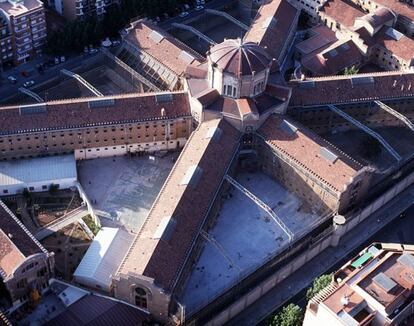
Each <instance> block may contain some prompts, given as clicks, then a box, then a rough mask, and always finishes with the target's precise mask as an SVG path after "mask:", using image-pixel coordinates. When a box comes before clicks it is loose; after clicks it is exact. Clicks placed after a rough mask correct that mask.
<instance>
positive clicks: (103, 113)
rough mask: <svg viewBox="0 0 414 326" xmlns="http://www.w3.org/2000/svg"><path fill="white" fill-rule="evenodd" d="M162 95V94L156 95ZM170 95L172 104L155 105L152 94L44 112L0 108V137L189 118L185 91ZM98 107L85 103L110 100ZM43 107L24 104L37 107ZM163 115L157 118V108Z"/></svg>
mask: <svg viewBox="0 0 414 326" xmlns="http://www.w3.org/2000/svg"><path fill="white" fill-rule="evenodd" d="M159 94H162V93H159ZM168 94H172V95H171V96H172V101H164V102H160V103H158V102H157V96H158V95H156V94H154V93H152V94H150V93H149V94H126V95H116V96H106V97H100V98H96V97H94V98H77V99H71V100H59V101H52V102H48V103H46V104H45V105H46V110H47V112H46V113H32V114H23V115H20V113H19V107H18V106H12V107H3V108H0V135H1V134H14V133H20V132H33V131H40V130H45V129H69V128H78V127H89V126H93V125H111V124H117V123H128V122H137V121H147V120H158V119H171V118H174V117H181V116H190V115H191V113H190V106H189V103H188V96H187V94H186V93H185V92H176V93H168ZM111 99H113V100H114V102H113V103H114V104H113V105H111V104H110V103H109V104H105V105H103V106H102V107H99V108H89V104H88V103H89V102H90V101H91V102H94V101H109V102H110V101H111ZM41 105H43V104H35V105H28V106H26V107H39V106H41ZM162 108H163V109H165V116H163V117H161V109H162Z"/></svg>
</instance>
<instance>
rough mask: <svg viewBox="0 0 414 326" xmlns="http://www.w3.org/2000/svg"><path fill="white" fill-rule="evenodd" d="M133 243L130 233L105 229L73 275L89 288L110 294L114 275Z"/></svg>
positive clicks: (99, 233)
mask: <svg viewBox="0 0 414 326" xmlns="http://www.w3.org/2000/svg"><path fill="white" fill-rule="evenodd" d="M131 241H132V237H131V235H129V234H128V232H126V231H124V230H120V229H117V228H109V227H103V228H102V229H101V230H100V231H99V232H98V234H97V235H96V236H95V238H94V239H93V242H92V244H91V245H90V247H89V249H88V250H87V251H86V254H85V256H83V259H82V261H81V262H80V264H79V266H78V268H77V269H76V271H75V273H74V274H73V276H74V279H75V281H76V282H77V283H79V284H82V285H84V286H86V287H88V288H95V289H99V290H103V291H105V292H110V289H111V283H112V275H114V274H115V272H116V270H117V269H118V267H119V265H120V264H121V262H122V259H123V258H124V254H125V252H126V250H127V249H128V247H129V245H130V244H131Z"/></svg>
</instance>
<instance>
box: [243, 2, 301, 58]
mask: <svg viewBox="0 0 414 326" xmlns="http://www.w3.org/2000/svg"><path fill="white" fill-rule="evenodd" d="M299 14H300V10H298V9H296V7H295V6H293V5H291V4H290V3H289V2H288V1H286V0H275V1H268V2H267V3H265V4H264V5H263V6H261V7H260V9H259V11H258V12H257V15H256V17H255V18H254V20H253V22H252V24H251V26H250V29H249V30H248V31H247V33H246V35H245V36H244V41H245V42H253V43H257V44H259V45H260V46H262V47H263V48H265V49H266V50H267V51H268V52H269V55H270V56H271V57H272V58H274V59H276V61H277V63H279V65H281V64H283V61H284V59H285V56H286V54H287V51H288V49H289V47H290V46H291V44H292V40H293V37H294V36H295V32H296V28H297V24H298V19H299Z"/></svg>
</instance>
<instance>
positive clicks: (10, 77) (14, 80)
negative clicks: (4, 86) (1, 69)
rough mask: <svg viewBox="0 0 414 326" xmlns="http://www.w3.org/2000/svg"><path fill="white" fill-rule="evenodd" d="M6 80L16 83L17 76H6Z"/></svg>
mask: <svg viewBox="0 0 414 326" xmlns="http://www.w3.org/2000/svg"><path fill="white" fill-rule="evenodd" d="M7 80H8V81H9V82H10V83H11V84H16V83H17V78H16V77H14V76H8V77H7Z"/></svg>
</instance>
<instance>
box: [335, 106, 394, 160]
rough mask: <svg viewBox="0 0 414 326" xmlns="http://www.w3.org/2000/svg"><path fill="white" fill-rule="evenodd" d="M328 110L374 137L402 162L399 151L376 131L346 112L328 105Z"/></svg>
mask: <svg viewBox="0 0 414 326" xmlns="http://www.w3.org/2000/svg"><path fill="white" fill-rule="evenodd" d="M328 108H329V109H330V110H332V111H333V112H335V113H336V114H338V115H340V116H341V117H342V118H344V119H345V120H346V121H348V122H350V123H352V124H353V125H354V126H356V127H358V128H359V129H361V130H363V131H365V132H366V133H367V134H368V135H370V136H372V137H374V138H375V139H376V140H378V141H379V142H380V144H381V145H382V146H384V148H385V149H386V150H387V151H388V152H389V153H390V154H391V155H392V156H393V157H394V158H395V159H396V160H397V161H398V162H400V161H401V159H402V157H401V156H400V154H398V153H397V151H396V150H395V149H394V148H393V147H392V146H391V145H390V144H389V143H388V142H387V141H386V140H385V139H384V138H383V137H382V136H381V135H380V134H378V133H377V132H375V131H374V130H372V129H370V128H368V127H367V126H365V125H364V124H362V123H361V122H359V121H358V120H356V119H354V118H353V117H351V116H350V115H349V114H347V113H345V112H344V111H342V110H340V109H338V108H337V107H336V106H334V105H328Z"/></svg>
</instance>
